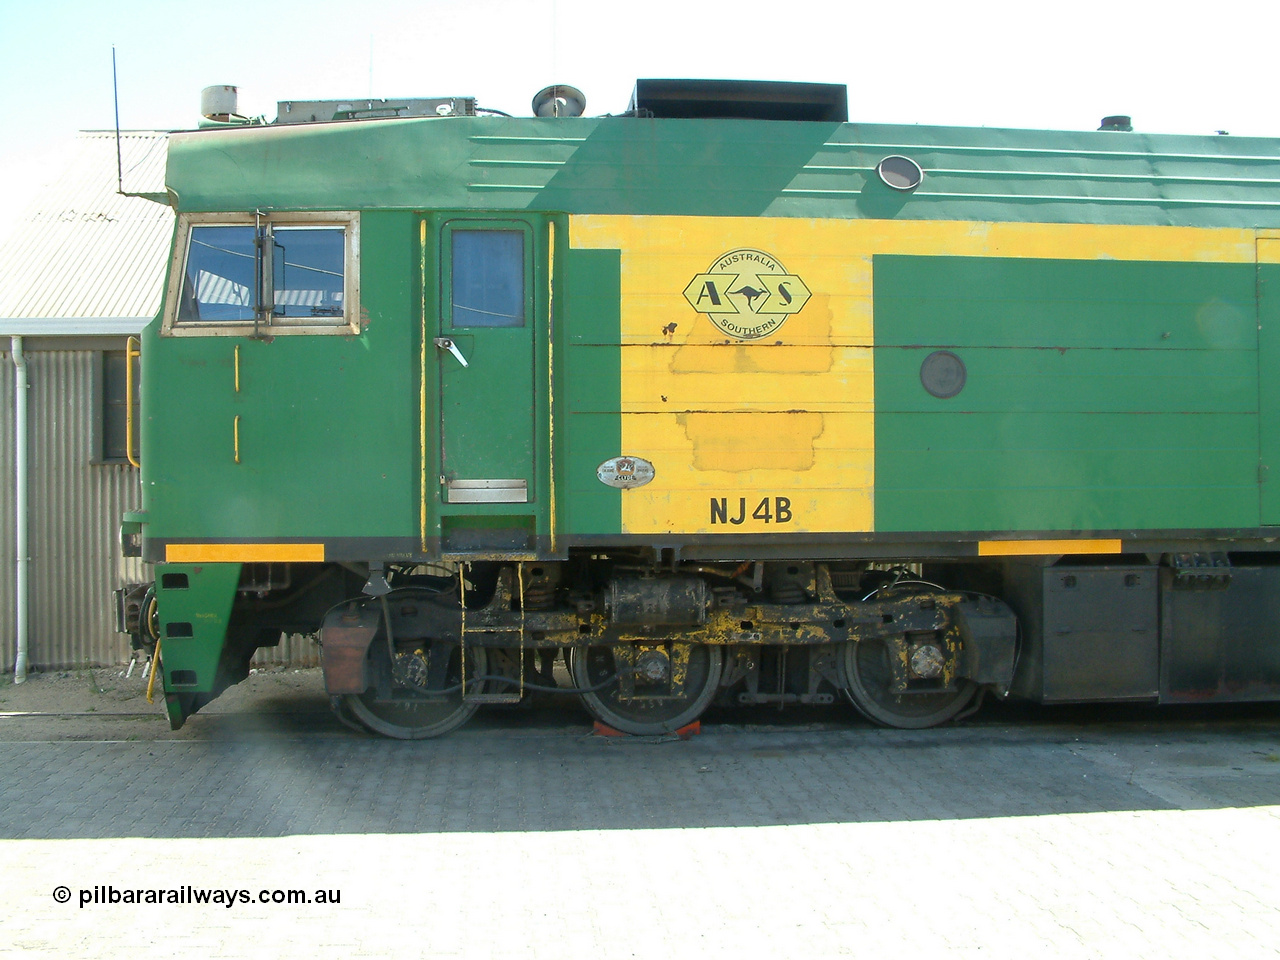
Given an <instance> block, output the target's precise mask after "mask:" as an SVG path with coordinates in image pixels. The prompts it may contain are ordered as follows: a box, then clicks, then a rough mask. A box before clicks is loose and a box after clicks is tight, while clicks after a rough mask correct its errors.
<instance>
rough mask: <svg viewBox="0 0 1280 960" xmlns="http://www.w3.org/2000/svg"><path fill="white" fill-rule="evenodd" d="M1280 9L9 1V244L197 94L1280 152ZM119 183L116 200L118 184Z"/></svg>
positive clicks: (176, 119) (420, 0)
mask: <svg viewBox="0 0 1280 960" xmlns="http://www.w3.org/2000/svg"><path fill="white" fill-rule="evenodd" d="M1278 27H1280V2H1277V0H1269V2H1268V0H1238V2H1234V3H1233V2H1227V3H1218V4H1205V3H1199V4H1195V5H1190V4H1186V5H1184V4H1181V3H1178V2H1176V0H1175V2H1168V0H1166V2H1163V3H1161V2H1156V0H1143V2H1135V0H1077V2H1070V3H1056V2H1052V0H1040V2H1037V0H971V2H959V0H946V2H935V0H922V2H915V3H913V2H911V0H897V2H892V0H875V2H871V3H861V4H860V3H857V2H854V0H843V2H823V0H777V2H758V0H718V2H703V0H637V2H630V3H606V2H600V0H596V2H590V0H523V2H522V0H469V2H464V0H416V2H397V0H365V2H363V3H354V2H351V0H344V2H336V0H305V2H303V0H222V2H221V3H208V2H204V3H198V4H197V3H191V2H189V0H113V2H105V3H104V2H102V0H96V2H90V0H0V89H2V90H3V91H4V100H5V112H6V116H5V122H4V127H3V132H0V176H3V178H4V179H3V182H4V183H5V184H6V185H7V189H6V190H5V191H3V192H2V193H0V236H3V234H4V233H5V232H7V229H8V227H9V225H10V223H11V221H12V218H13V216H14V215H15V213H16V212H18V211H20V209H21V208H22V207H23V206H25V204H26V202H27V200H28V199H29V196H30V194H31V192H32V190H33V188H34V187H35V186H37V185H39V184H40V183H41V182H42V181H44V180H46V179H47V178H48V177H49V175H50V174H52V173H55V172H56V170H57V160H58V154H59V152H60V151H63V150H65V149H66V146H67V143H68V142H69V140H70V138H71V137H72V136H73V135H74V133H75V131H76V130H79V129H108V128H110V127H112V126H113V123H114V119H113V113H112V100H111V45H112V44H113V43H114V44H115V45H116V49H117V58H118V63H119V82H120V123H121V126H122V127H124V128H126V129H128V128H135V129H137V128H151V127H155V128H161V129H169V128H184V127H192V126H194V125H195V123H196V121H197V118H198V113H199V103H200V90H201V88H203V87H205V86H208V85H211V84H217V83H229V84H235V85H236V86H238V87H239V88H240V109H241V112H242V113H245V114H249V115H256V114H264V115H265V116H266V117H267V118H268V119H271V118H273V117H274V116H275V112H276V111H275V104H276V101H278V100H309V99H336V98H344V97H368V96H373V97H411V96H419V97H429V96H475V97H477V98H478V99H479V101H480V105H481V106H488V107H495V108H498V109H503V110H507V111H509V112H511V113H514V114H517V115H528V114H529V112H530V110H529V102H530V99H531V98H532V96H533V94H534V93H535V92H537V91H538V90H539V89H540V88H542V87H543V86H546V85H547V84H550V83H557V82H558V83H568V84H572V85H574V86H576V87H578V88H579V89H581V90H583V91H584V92H585V93H586V96H587V113H588V115H597V114H601V113H608V112H618V111H620V110H623V109H625V107H626V105H627V101H628V99H629V97H630V93H631V88H632V85H633V83H634V81H635V80H636V78H637V77H707V78H733V79H776V80H809V81H818V82H829V83H845V84H847V85H848V88H849V113H850V119H851V120H855V121H868V122H893V123H923V124H949V125H974V126H989V127H1004V126H1008V127H1037V128H1052V129H1084V130H1090V129H1095V128H1096V127H1097V125H1098V121H1099V120H1100V118H1101V117H1103V116H1104V115H1107V114H1113V113H1125V114H1130V115H1132V116H1133V118H1134V126H1135V127H1136V128H1137V129H1138V130H1140V131H1148V132H1158V133H1213V132H1214V131H1215V130H1228V131H1230V132H1231V133H1232V134H1235V135H1246V136H1280V107H1278V106H1277V95H1276V92H1275V91H1276V88H1277V85H1278V84H1280V80H1278V76H1280V64H1278V63H1277V60H1280V55H1278V54H1277V51H1276V39H1277V34H1278V33H1280V30H1278V29H1277V28H1278ZM126 186H127V184H126Z"/></svg>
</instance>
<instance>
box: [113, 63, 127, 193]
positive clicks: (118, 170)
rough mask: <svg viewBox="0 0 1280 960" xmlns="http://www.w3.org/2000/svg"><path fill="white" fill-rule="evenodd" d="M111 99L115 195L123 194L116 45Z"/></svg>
mask: <svg viewBox="0 0 1280 960" xmlns="http://www.w3.org/2000/svg"><path fill="white" fill-rule="evenodd" d="M111 99H112V101H113V102H114V103H115V108H116V193H124V165H123V164H122V163H121V161H120V84H119V83H118V82H117V80H116V45H115V44H114V43H113V44H112V45H111Z"/></svg>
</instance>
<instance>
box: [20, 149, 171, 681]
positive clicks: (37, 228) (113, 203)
mask: <svg viewBox="0 0 1280 960" xmlns="http://www.w3.org/2000/svg"><path fill="white" fill-rule="evenodd" d="M166 141H167V135H166V134H164V133H159V132H155V131H144V132H136V131H133V132H129V133H125V134H122V136H121V139H120V147H121V157H122V160H123V169H124V186H125V189H126V190H129V191H133V192H147V193H159V194H161V195H163V189H164V187H163V180H164V164H165V151H166ZM172 235H173V212H172V210H171V209H169V208H168V207H167V206H165V205H163V204H161V203H157V202H154V201H152V200H148V199H144V198H141V197H127V196H121V195H119V194H118V193H117V192H116V141H115V134H114V132H110V133H96V132H89V133H83V134H80V135H79V136H78V137H77V138H76V139H75V141H73V143H72V145H71V148H70V149H69V150H68V152H67V156H66V166H65V168H64V169H63V170H62V172H61V173H60V174H59V175H58V176H57V177H56V178H55V179H54V180H53V181H52V182H51V183H50V185H49V186H48V187H47V188H45V189H44V190H43V191H41V192H40V193H39V194H38V195H37V196H36V198H35V199H34V200H33V202H32V203H31V204H30V205H29V206H28V208H27V209H26V211H25V212H24V214H23V215H22V216H21V217H20V218H19V219H18V221H17V222H16V223H15V225H14V227H13V229H12V231H11V232H10V234H9V236H8V237H7V238H6V239H5V241H4V243H3V244H2V245H0V338H2V339H0V444H2V445H3V446H2V449H0V464H2V469H3V476H4V481H3V482H2V483H0V490H3V491H4V496H0V568H2V569H3V575H2V576H0V614H2V616H3V621H2V622H3V626H2V627H0V631H2V633H0V637H2V639H3V641H4V643H3V652H2V653H0V664H3V667H4V668H5V669H6V670H10V669H12V666H13V663H14V652H15V650H14V642H13V631H14V617H15V610H16V604H17V596H16V593H15V583H14V570H15V567H16V560H17V557H16V551H15V539H16V537H15V530H16V523H15V521H16V516H15V509H14V508H15V504H14V495H13V490H14V484H15V479H14V473H15V471H14V463H15V454H16V451H15V449H14V417H15V403H14V367H13V363H12V358H11V354H10V350H11V345H12V344H11V340H10V339H9V338H10V337H13V336H18V337H23V338H24V341H25V352H26V353H27V366H28V371H29V377H30V388H29V392H28V396H27V399H28V428H27V429H28V443H27V478H28V486H29V489H30V501H29V509H28V512H27V518H26V520H27V530H28V535H29V537H30V541H29V546H28V551H27V552H28V555H29V559H30V581H31V582H30V589H29V591H28V611H29V620H28V623H29V630H28V637H29V651H30V660H31V667H32V668H33V669H42V668H43V669H51V668H61V667H70V666H80V665H83V664H87V663H95V664H102V663H115V662H118V661H120V660H121V659H127V658H128V652H129V645H128V641H127V639H126V638H125V637H123V636H121V635H120V634H117V633H115V630H114V622H113V616H112V609H113V608H112V598H111V591H112V589H113V588H114V587H115V586H117V585H118V584H119V583H120V582H122V581H123V580H133V581H138V580H141V579H143V578H144V577H145V576H147V575H148V574H146V573H144V570H143V567H142V564H141V562H140V561H136V560H125V559H124V558H123V557H122V556H121V555H120V550H119V546H118V543H117V536H116V532H117V530H118V527H119V523H120V517H121V515H122V513H123V512H124V511H126V510H130V509H136V508H137V505H138V504H139V501H140V497H139V490H138V472H137V470H135V469H134V468H132V467H130V466H128V465H127V464H122V463H106V462H102V458H101V456H100V454H101V450H100V440H99V438H100V435H101V431H102V418H103V406H102V377H103V368H104V353H105V352H107V351H121V350H123V349H124V347H125V341H124V338H125V336H126V335H127V334H130V333H136V332H138V331H139V330H141V329H142V327H143V326H145V325H146V323H147V322H148V321H149V320H150V319H151V318H152V317H153V316H154V315H155V314H156V313H157V312H158V311H159V309H160V300H161V290H162V287H163V281H164V269H165V263H166V260H167V257H168V252H169V244H170V241H171V239H172Z"/></svg>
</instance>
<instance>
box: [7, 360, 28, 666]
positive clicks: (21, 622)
mask: <svg viewBox="0 0 1280 960" xmlns="http://www.w3.org/2000/svg"><path fill="white" fill-rule="evenodd" d="M11 343H12V346H13V351H12V355H13V367H14V373H15V376H14V378H13V414H14V425H13V446H14V457H13V462H14V479H15V481H16V482H15V483H14V491H15V493H14V517H13V519H14V529H15V531H16V537H15V539H16V543H15V548H16V549H15V556H16V558H17V592H16V594H15V596H14V600H15V606H16V607H17V655H16V656H15V658H14V662H13V682H14V683H22V682H23V681H25V680H26V679H27V613H28V609H27V578H28V576H29V571H28V562H29V561H28V557H27V553H28V549H27V357H26V355H25V354H24V353H23V352H22V338H21V337H12V338H11Z"/></svg>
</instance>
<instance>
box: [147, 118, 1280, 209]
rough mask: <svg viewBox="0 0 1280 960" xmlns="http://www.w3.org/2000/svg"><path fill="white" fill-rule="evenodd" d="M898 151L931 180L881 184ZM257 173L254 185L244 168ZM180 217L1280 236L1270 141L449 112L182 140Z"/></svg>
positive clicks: (1278, 177)
mask: <svg viewBox="0 0 1280 960" xmlns="http://www.w3.org/2000/svg"><path fill="white" fill-rule="evenodd" d="M891 154H902V155H905V156H908V157H911V158H912V159H914V160H915V161H917V162H918V163H919V164H920V165H921V166H922V167H924V169H925V171H926V174H925V180H924V182H923V184H922V185H921V187H920V188H919V189H918V190H916V191H914V192H912V193H909V194H908V193H900V192H897V191H893V190H890V189H889V188H888V187H886V186H884V185H883V184H882V183H881V182H880V181H879V179H878V178H877V177H876V175H875V172H874V171H875V165H876V164H877V163H878V162H879V161H880V160H881V159H883V158H884V157H885V156H888V155H891ZM246 171H251V172H252V175H251V176H247V175H246ZM166 183H167V185H168V188H169V191H170V194H171V196H172V198H173V200H174V205H175V207H176V209H177V210H178V211H180V212H188V211H212V210H254V209H257V208H262V209H268V208H271V209H285V210H288V209H296V210H307V209H322V210H334V209H346V210H352V209H360V210H374V209H387V208H398V209H403V210H440V209H463V210H465V209H480V210H493V211H499V210H549V211H557V212H563V213H621V214H650V215H656V214H682V215H697V216H740V217H758V216H773V217H833V218H842V219H848V218H868V217H869V218H876V219H890V218H892V219H912V220H922V219H941V220H976V221H1009V220H1012V221H1024V222H1041V223H1135V224H1186V225H1193V226H1246V227H1252V226H1271V227H1276V226H1280V156H1278V155H1277V152H1276V150H1275V145H1274V143H1273V142H1271V141H1267V140H1255V139H1246V138H1239V137H1192V136H1161V135H1152V134H1141V133H1115V132H1098V131H1079V132H1070V131H1043V130H999V129H974V128H957V127H924V126H906V125H882V124H856V123H849V124H831V123H787V122H769V121H751V120H711V121H707V120H645V119H635V118H622V117H614V118H595V119H592V118H573V119H570V118H562V119H556V118H541V119H504V118H497V117H451V118H444V119H411V120H410V119H405V120H378V121H359V122H350V123H326V124H315V125H313V126H299V125H288V126H279V127H244V128H240V129H233V130H220V131H202V132H198V133H192V134H175V135H174V136H173V137H172V138H171V140H170V149H169V165H168V173H167V176H166Z"/></svg>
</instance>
